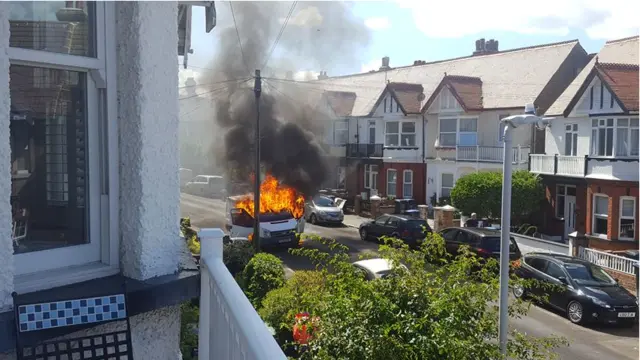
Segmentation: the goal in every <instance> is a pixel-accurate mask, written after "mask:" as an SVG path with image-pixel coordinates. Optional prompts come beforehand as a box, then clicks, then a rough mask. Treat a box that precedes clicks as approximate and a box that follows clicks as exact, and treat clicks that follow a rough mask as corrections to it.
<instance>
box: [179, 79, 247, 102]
mask: <svg viewBox="0 0 640 360" xmlns="http://www.w3.org/2000/svg"><path fill="white" fill-rule="evenodd" d="M249 80H251V79H250V78H249V79H244V80H240V81H239V82H240V84H241V83H242V82H247V81H249ZM240 84H238V85H240ZM228 88H229V85H226V86H221V87H219V88H215V89H211V90H210V91H206V92H203V93H200V94H194V95H190V96H185V97H182V98H179V99H178V100H187V99H191V98H194V97H198V96H202V95H207V94H211V93H216V92H222V91H224V90H227V89H228Z"/></svg>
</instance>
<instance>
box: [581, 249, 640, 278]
mask: <svg viewBox="0 0 640 360" xmlns="http://www.w3.org/2000/svg"><path fill="white" fill-rule="evenodd" d="M578 257H579V258H582V259H585V260H587V261H589V262H592V263H594V264H596V265H598V266H601V267H603V268H606V269H611V270H615V271H619V272H622V273H625V274H630V275H635V273H634V270H633V268H634V264H636V263H637V262H638V261H637V260H633V259H629V258H626V257H622V256H618V255H614V254H610V253H606V252H602V251H598V250H594V249H589V248H585V247H582V246H581V247H579V248H578Z"/></svg>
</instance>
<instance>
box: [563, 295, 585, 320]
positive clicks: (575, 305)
mask: <svg viewBox="0 0 640 360" xmlns="http://www.w3.org/2000/svg"><path fill="white" fill-rule="evenodd" d="M567 318H568V319H569V321H571V322H572V323H574V324H582V323H583V322H584V308H583V307H582V304H580V302H578V301H575V300H572V301H570V302H569V304H568V305H567Z"/></svg>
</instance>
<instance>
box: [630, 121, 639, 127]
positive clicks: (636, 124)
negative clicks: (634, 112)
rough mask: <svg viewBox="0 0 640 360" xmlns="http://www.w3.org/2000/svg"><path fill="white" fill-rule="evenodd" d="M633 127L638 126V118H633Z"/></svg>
mask: <svg viewBox="0 0 640 360" xmlns="http://www.w3.org/2000/svg"><path fill="white" fill-rule="evenodd" d="M631 127H638V119H631Z"/></svg>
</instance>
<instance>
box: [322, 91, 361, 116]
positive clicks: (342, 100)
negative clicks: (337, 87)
mask: <svg viewBox="0 0 640 360" xmlns="http://www.w3.org/2000/svg"><path fill="white" fill-rule="evenodd" d="M325 96H326V99H327V103H328V104H329V106H330V107H331V109H332V110H333V113H334V114H335V115H336V116H338V117H346V116H351V111H352V110H353V104H354V103H355V102H356V93H354V92H352V91H327V92H326V93H325Z"/></svg>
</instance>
